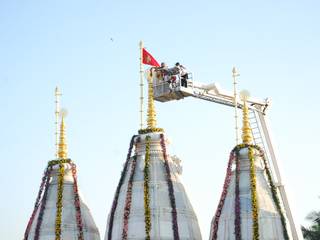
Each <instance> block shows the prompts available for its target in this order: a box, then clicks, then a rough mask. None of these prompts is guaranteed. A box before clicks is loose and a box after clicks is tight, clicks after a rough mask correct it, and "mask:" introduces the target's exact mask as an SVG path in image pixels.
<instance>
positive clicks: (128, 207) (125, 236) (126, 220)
mask: <svg viewBox="0 0 320 240" xmlns="http://www.w3.org/2000/svg"><path fill="white" fill-rule="evenodd" d="M136 164H137V156H134V157H133V160H132V164H131V172H130V177H129V181H128V188H127V194H126V202H125V205H124V213H123V229H122V240H127V239H128V229H129V226H128V225H129V216H130V211H131V202H132V186H133V177H134V173H135V170H136Z"/></svg>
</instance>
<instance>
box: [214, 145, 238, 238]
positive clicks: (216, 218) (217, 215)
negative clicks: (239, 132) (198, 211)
mask: <svg viewBox="0 0 320 240" xmlns="http://www.w3.org/2000/svg"><path fill="white" fill-rule="evenodd" d="M234 153H235V151H234V150H232V151H231V153H230V157H229V162H228V168H227V173H226V177H225V180H224V184H223V190H222V193H221V196H220V201H219V204H218V207H217V210H216V213H215V216H214V220H213V222H212V228H211V229H212V233H211V236H212V238H211V239H212V240H215V239H217V234H218V227H219V219H220V216H221V211H222V208H223V205H224V201H225V199H226V196H227V193H228V187H229V185H230V181H231V173H232V169H231V166H232V163H233V161H234V158H235V154H234Z"/></svg>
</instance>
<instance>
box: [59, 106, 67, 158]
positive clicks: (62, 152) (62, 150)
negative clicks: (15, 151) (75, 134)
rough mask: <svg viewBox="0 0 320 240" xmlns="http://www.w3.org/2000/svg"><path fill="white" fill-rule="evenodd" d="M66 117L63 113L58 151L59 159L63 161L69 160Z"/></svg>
mask: <svg viewBox="0 0 320 240" xmlns="http://www.w3.org/2000/svg"><path fill="white" fill-rule="evenodd" d="M65 115H66V113H64V112H62V115H61V123H60V142H59V151H58V157H59V158H62V159H66V158H67V143H66V137H65V123H64V117H65Z"/></svg>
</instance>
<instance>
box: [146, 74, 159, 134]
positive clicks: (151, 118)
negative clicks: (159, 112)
mask: <svg viewBox="0 0 320 240" xmlns="http://www.w3.org/2000/svg"><path fill="white" fill-rule="evenodd" d="M147 79H148V114H147V126H148V127H147V128H149V129H152V128H156V126H157V119H156V110H155V105H154V99H153V86H152V76H151V75H149V74H148V76H147Z"/></svg>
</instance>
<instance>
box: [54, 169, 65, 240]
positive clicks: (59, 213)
mask: <svg viewBox="0 0 320 240" xmlns="http://www.w3.org/2000/svg"><path fill="white" fill-rule="evenodd" d="M64 170H65V169H64V163H60V164H59V175H58V189H57V191H58V192H57V203H56V207H57V212H56V229H55V235H56V238H55V240H60V239H61V222H62V204H63V202H62V201H63V199H62V198H63V178H64Z"/></svg>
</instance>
